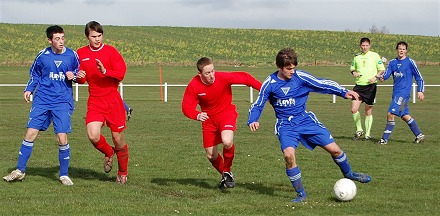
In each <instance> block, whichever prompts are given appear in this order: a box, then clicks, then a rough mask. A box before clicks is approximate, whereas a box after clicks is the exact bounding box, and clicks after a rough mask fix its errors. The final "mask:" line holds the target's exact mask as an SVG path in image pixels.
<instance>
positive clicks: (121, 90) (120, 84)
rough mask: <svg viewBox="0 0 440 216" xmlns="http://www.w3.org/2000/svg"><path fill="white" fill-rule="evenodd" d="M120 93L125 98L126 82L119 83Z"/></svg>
mask: <svg viewBox="0 0 440 216" xmlns="http://www.w3.org/2000/svg"><path fill="white" fill-rule="evenodd" d="M119 94H121V98H122V100H124V84H122V82H120V83H119Z"/></svg>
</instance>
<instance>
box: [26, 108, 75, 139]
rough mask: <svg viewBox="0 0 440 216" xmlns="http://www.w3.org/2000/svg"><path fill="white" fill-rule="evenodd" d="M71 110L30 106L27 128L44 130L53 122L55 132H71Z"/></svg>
mask: <svg viewBox="0 0 440 216" xmlns="http://www.w3.org/2000/svg"><path fill="white" fill-rule="evenodd" d="M72 113H73V110H71V109H66V110H47V109H41V108H38V107H32V109H31V112H30V113H29V120H28V123H27V128H34V129H37V130H40V131H45V130H47V128H48V127H49V125H50V123H51V122H53V129H54V132H55V134H59V133H70V132H72V127H71V120H70V116H71V115H72Z"/></svg>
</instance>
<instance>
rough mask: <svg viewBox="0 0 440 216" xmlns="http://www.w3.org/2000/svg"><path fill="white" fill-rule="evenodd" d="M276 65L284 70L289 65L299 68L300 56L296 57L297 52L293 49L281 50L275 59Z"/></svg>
mask: <svg viewBox="0 0 440 216" xmlns="http://www.w3.org/2000/svg"><path fill="white" fill-rule="evenodd" d="M275 63H276V65H277V67H278V68H283V67H286V66H289V65H292V64H293V65H294V66H297V65H298V56H297V55H296V52H295V50H293V49H292V48H289V47H287V48H284V49H281V50H280V51H279V52H278V54H277V56H276V58H275Z"/></svg>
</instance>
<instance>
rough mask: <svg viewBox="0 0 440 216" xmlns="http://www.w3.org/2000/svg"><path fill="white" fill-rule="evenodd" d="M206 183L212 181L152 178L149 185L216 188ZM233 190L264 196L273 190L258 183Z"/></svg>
mask: <svg viewBox="0 0 440 216" xmlns="http://www.w3.org/2000/svg"><path fill="white" fill-rule="evenodd" d="M208 181H212V180H211V179H199V178H197V179H196V178H184V179H175V178H154V179H152V180H151V183H154V184H157V185H161V186H168V185H172V184H180V185H188V186H196V187H200V188H205V189H210V190H212V189H214V188H217V185H216V186H215V187H213V186H212V185H211V184H209V183H208ZM235 188H244V189H247V190H250V191H255V192H257V193H260V194H265V195H274V189H273V188H269V187H265V186H263V185H262V184H260V183H239V184H237V183H236V185H235Z"/></svg>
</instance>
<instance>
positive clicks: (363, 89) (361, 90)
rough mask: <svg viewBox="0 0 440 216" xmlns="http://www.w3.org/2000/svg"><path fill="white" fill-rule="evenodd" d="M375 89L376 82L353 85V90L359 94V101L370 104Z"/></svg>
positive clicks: (371, 104) (372, 101) (371, 103)
mask: <svg viewBox="0 0 440 216" xmlns="http://www.w3.org/2000/svg"><path fill="white" fill-rule="evenodd" d="M376 90H377V84H376V83H373V84H370V85H365V86H361V85H355V86H354V87H353V91H355V92H356V93H358V94H359V97H360V99H361V101H362V102H364V103H365V104H367V105H370V106H373V105H374V99H375V98H376Z"/></svg>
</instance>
